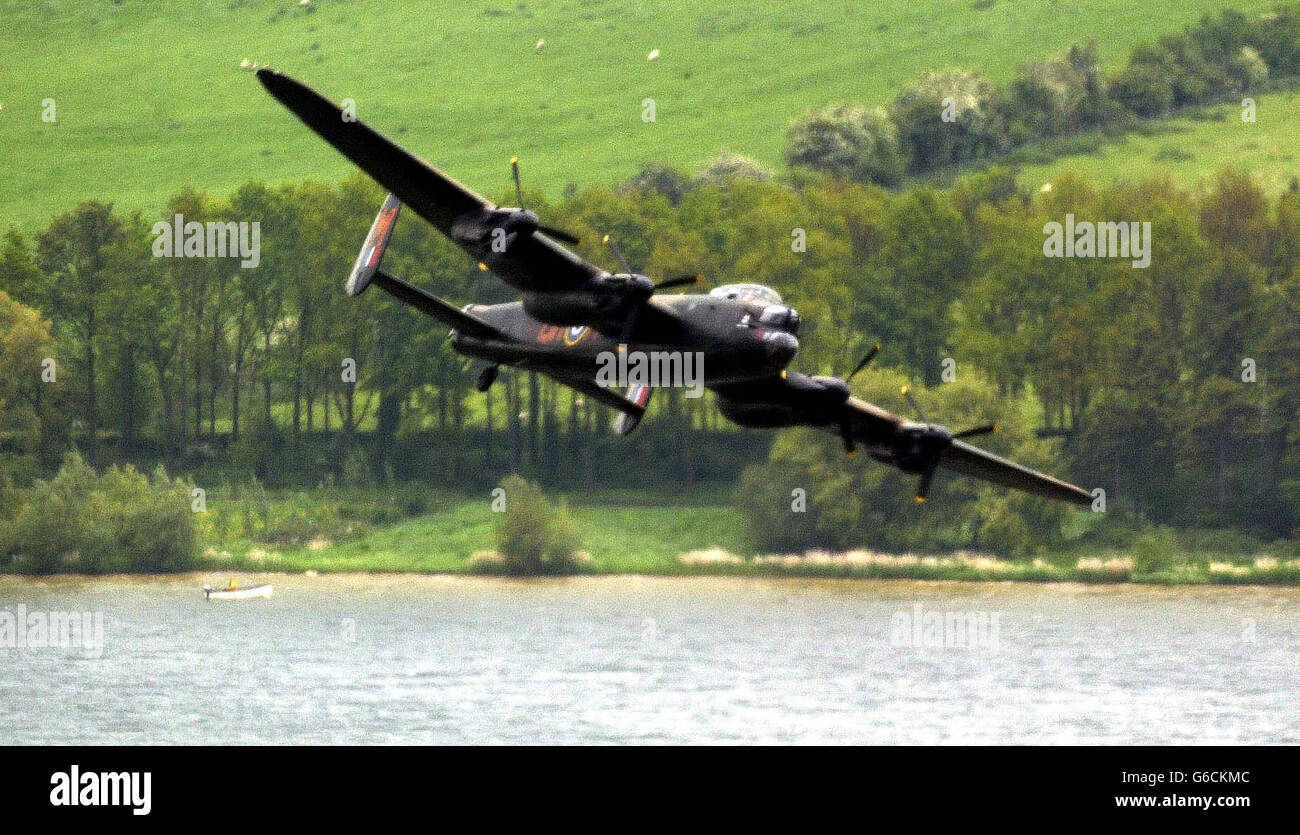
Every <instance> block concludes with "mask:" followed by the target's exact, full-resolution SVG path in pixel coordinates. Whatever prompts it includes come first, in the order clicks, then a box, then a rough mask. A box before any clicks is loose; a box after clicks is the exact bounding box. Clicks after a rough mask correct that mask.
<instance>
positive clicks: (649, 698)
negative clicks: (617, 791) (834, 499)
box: [0, 575, 1300, 744]
mask: <svg viewBox="0 0 1300 835" xmlns="http://www.w3.org/2000/svg"><path fill="white" fill-rule="evenodd" d="M258 579H269V580H270V581H271V582H273V583H274V584H275V597H273V598H272V599H270V600H252V601H242V602H220V603H218V602H212V603H208V602H205V601H204V599H203V595H202V593H201V592H200V587H201V585H202V584H203V583H204V582H205V581H206V582H212V583H213V584H214V585H216V584H222V585H224V583H225V580H226V575H220V576H218V575H212V576H209V577H205V576H198V575H191V576H187V577H172V578H166V579H120V578H107V579H95V580H90V579H53V580H30V579H24V578H14V577H0V627H2V626H3V616H4V613H5V612H6V611H7V612H10V613H14V616H12V617H10V618H9V620H10V622H14V621H16V613H19V612H23V613H25V614H26V615H27V616H28V617H31V616H32V613H36V617H37V619H38V620H39V618H40V617H42V616H48V614H49V613H55V612H87V613H90V614H91V615H94V614H96V613H99V614H102V621H101V623H102V625H103V645H102V647H98V648H97V647H84V646H83V647H68V646H60V647H48V646H47V647H39V646H31V645H30V644H29V645H26V646H20V645H19V644H20V643H24V642H26V638H24V639H22V640H18V639H17V638H16V637H13V636H12V631H11V640H10V645H8V646H0V744H14V743H17V744H57V743H181V744H184V743H399V742H412V743H615V742H633V743H678V742H687V743H704V742H727V743H730V742H738V743H791V742H795V743H823V742H828V743H1201V742H1205V743H1211V742H1219V743H1238V742H1247V743H1283V742H1286V743H1296V742H1300V698H1297V693H1300V675H1298V674H1300V590H1294V589H1271V588H1178V589H1158V588H1157V589H1151V588H1130V587H1119V586H1080V585H1065V584H1060V585H1058V584H1052V585H1031V584H994V583H989V584H968V583H927V582H910V581H884V582H882V581H807V580H777V579H773V580H767V579H732V578H699V577H695V578H645V577H609V578H582V579H570V580H548V581H516V580H502V579H486V578H461V577H405V576H378V577H371V576H320V577H305V576H272V577H269V578H258ZM245 582H247V581H245ZM19 607H23V608H22V609H20V608H19ZM950 615H951V617H950ZM963 618H966V620H963ZM29 623H30V621H29ZM963 623H965V624H967V625H970V630H967V631H965V632H963V631H962V630H963V629H964V628H965V627H963V626H962V625H961V624H963ZM950 624H951V625H950ZM980 624H983V625H982V626H980ZM3 636H4V632H3V629H2V628H0V639H3ZM37 637H39V636H37ZM963 639H964V640H965V644H964V645H961V641H962V640H963ZM954 643H955V644H958V645H947V644H954Z"/></svg>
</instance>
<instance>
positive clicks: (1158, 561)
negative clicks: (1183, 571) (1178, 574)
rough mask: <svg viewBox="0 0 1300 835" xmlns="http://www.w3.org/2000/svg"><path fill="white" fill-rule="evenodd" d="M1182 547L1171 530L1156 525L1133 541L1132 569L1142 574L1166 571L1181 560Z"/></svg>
mask: <svg viewBox="0 0 1300 835" xmlns="http://www.w3.org/2000/svg"><path fill="white" fill-rule="evenodd" d="M1181 554H1182V547H1181V545H1180V544H1179V542H1178V535H1177V534H1176V533H1175V532H1174V529H1173V528H1170V527H1167V526H1164V525H1156V526H1152V527H1150V528H1147V529H1146V530H1144V531H1142V532H1141V533H1139V534H1138V535H1137V538H1136V539H1134V540H1133V567H1134V568H1135V569H1136V570H1137V571H1138V572H1140V573H1142V574H1152V573H1155V572H1157V571H1166V570H1168V569H1170V568H1173V567H1174V566H1175V565H1177V564H1178V563H1179V561H1180V559H1181Z"/></svg>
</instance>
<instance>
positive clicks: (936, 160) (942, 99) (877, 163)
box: [785, 6, 1300, 186]
mask: <svg viewBox="0 0 1300 835" xmlns="http://www.w3.org/2000/svg"><path fill="white" fill-rule="evenodd" d="M1297 76H1300V6H1284V7H1281V8H1279V9H1278V10H1277V11H1275V12H1272V13H1270V14H1266V15H1263V16H1260V17H1257V18H1254V19H1251V18H1248V17H1247V16H1246V15H1244V14H1242V13H1241V12H1237V11H1231V10H1227V11H1223V12H1221V13H1220V14H1219V15H1218V16H1217V17H1215V16H1212V15H1206V16H1205V17H1203V18H1202V19H1201V20H1200V22H1199V23H1197V24H1195V25H1193V26H1189V27H1187V28H1186V29H1185V30H1184V31H1182V32H1180V33H1177V34H1173V35H1167V36H1165V37H1162V38H1160V39H1159V40H1158V41H1156V42H1155V43H1153V44H1141V45H1139V46H1136V47H1134V49H1133V51H1132V53H1131V54H1130V56H1129V59H1128V61H1127V63H1126V64H1125V66H1124V67H1123V68H1121V69H1119V70H1118V71H1116V72H1114V73H1112V74H1110V75H1109V76H1107V75H1105V74H1103V72H1102V71H1101V69H1100V68H1099V67H1098V63H1097V45H1096V43H1088V44H1086V45H1076V46H1073V47H1071V48H1070V50H1069V51H1068V52H1067V53H1066V54H1064V55H1061V56H1058V57H1055V58H1049V59H1046V60H1040V61H1031V62H1029V63H1026V64H1025V65H1023V66H1022V67H1020V69H1019V71H1018V72H1017V74H1016V76H1015V78H1013V79H1012V80H1011V82H1010V83H1008V84H1006V85H998V84H995V83H994V82H993V81H991V80H990V79H989V78H988V77H986V76H984V75H983V74H981V73H979V72H975V71H969V70H963V69H947V70H943V71H940V72H931V73H926V74H925V75H924V76H922V77H921V78H920V79H919V80H917V81H916V82H914V83H912V84H909V85H907V86H905V87H904V88H903V89H902V90H900V91H899V93H898V95H897V96H896V97H895V99H894V100H893V102H892V103H891V104H890V105H889V106H888V107H887V108H879V109H870V108H865V107H861V106H857V105H853V104H835V105H829V106H827V107H824V108H821V109H818V110H813V111H810V112H809V113H807V114H806V115H805V116H804V117H802V118H801V119H799V120H797V121H796V122H795V123H794V124H793V125H791V127H790V129H789V132H788V134H787V137H786V147H785V160H786V162H787V163H788V164H790V165H791V166H792V167H796V168H799V167H805V168H811V169H815V170H820V171H828V172H831V173H834V174H835V175H837V176H842V177H851V178H853V179H857V180H861V181H864V182H873V183H878V184H881V185H887V186H894V185H897V184H899V183H900V182H901V181H902V179H903V177H904V176H905V175H907V174H914V175H915V174H924V173H926V172H930V171H934V170H936V169H939V168H943V167H945V166H950V165H954V164H957V163H962V162H966V161H969V160H977V159H988V158H994V157H997V156H999V155H1001V154H1005V153H1007V152H1009V151H1011V150H1013V149H1015V148H1016V147H1018V146H1021V145H1024V144H1026V143H1029V142H1033V141H1036V140H1040V139H1045V138H1048V137H1052V136H1060V135H1063V134H1068V133H1072V132H1075V131H1079V130H1085V129H1088V128H1100V127H1107V126H1115V125H1123V124H1124V123H1126V122H1127V121H1130V120H1134V119H1137V118H1140V117H1157V116H1164V115H1167V114H1168V113H1170V112H1171V111H1172V110H1174V109H1175V108H1179V107H1185V106H1188V105H1195V104H1203V103H1207V102H1211V101H1216V100H1221V99H1224V98H1226V97H1229V96H1241V95H1243V94H1246V93H1251V92H1256V91H1260V90H1263V89H1265V87H1266V85H1267V84H1268V83H1269V82H1270V80H1272V81H1280V80H1294V79H1295V78H1296V77H1297Z"/></svg>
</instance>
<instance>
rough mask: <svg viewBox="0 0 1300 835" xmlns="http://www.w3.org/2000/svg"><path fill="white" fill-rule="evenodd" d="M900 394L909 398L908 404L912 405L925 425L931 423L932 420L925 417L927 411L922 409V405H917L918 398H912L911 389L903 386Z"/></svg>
mask: <svg viewBox="0 0 1300 835" xmlns="http://www.w3.org/2000/svg"><path fill="white" fill-rule="evenodd" d="M899 393H900V394H902V395H903V396H904V397H906V398H907V402H908V404H910V405H911V407H912V409H913V410H914V411H915V412H916V413H917V414H918V415H919V416H920V417H921V421H922V422H923V423H929V422H930V419H929V418H927V417H926V416H925V410H923V409H922V408H921V404H920V403H917V402H916V398H915V397H913V396H912V390H911V389H910V388H908V387H907V386H903V388H902V390H901V391H900V392H899Z"/></svg>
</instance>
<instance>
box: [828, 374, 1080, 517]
mask: <svg viewBox="0 0 1300 835" xmlns="http://www.w3.org/2000/svg"><path fill="white" fill-rule="evenodd" d="M839 408H840V412H839V415H838V417H837V418H836V419H833V420H829V421H826V422H825V423H823V424H822V428H824V429H827V430H828V431H832V432H836V433H844V432H848V433H849V435H850V436H851V438H852V440H853V441H854V442H856V443H861V444H863V445H865V446H866V447H868V449H869V450H870V451H871V453H872V455H873V457H875V458H878V459H880V460H882V461H886V462H888V463H892V464H894V465H895V466H899V467H901V468H902V469H904V470H906V471H908V472H920V473H922V474H924V473H925V471H926V465H927V464H928V465H929V470H930V472H933V469H934V466H938V467H942V468H944V469H946V470H951V471H953V472H956V473H961V474H962V475H966V476H970V477H972V478H978V479H981V480H983V481H989V482H992V483H994V484H1000V485H1002V486H1003V487H1010V488H1011V489H1013V490H1021V491H1023V492H1025V493H1032V494H1034V495H1036V496H1045V497H1046V498H1049V499H1055V500H1057V501H1063V502H1070V503H1071V504H1076V505H1080V506H1085V507H1086V506H1090V505H1091V504H1092V494H1091V493H1089V492H1088V491H1086V490H1084V489H1083V488H1082V487H1077V486H1075V485H1073V484H1070V483H1068V482H1065V481H1061V480H1060V479H1058V478H1053V477H1052V476H1050V475H1047V474H1045V473H1040V472H1038V471H1037V470H1032V469H1030V468H1029V467H1025V466H1023V465H1021V464H1017V463H1015V462H1014V461H1008V460H1007V459H1005V458H1002V457H1001V456H998V455H994V454H993V453H991V452H987V451H985V450H982V449H980V448H979V447H975V446H971V445H970V444H968V443H966V442H965V441H962V440H958V439H955V438H951V436H946V437H945V436H944V435H942V434H939V433H936V432H934V430H935V429H940V428H939V427H929V426H927V425H925V424H913V423H910V422H908V421H905V420H903V419H902V418H900V417H898V416H897V415H895V414H892V413H891V412H888V411H886V410H885V409H882V408H880V407H879V406H875V405H873V404H871V403H866V402H864V401H862V400H859V399H858V398H856V397H850V398H849V399H848V400H847V401H845V402H844V403H843V404H842V405H841V406H840V407H839ZM943 431H944V432H946V430H943ZM927 432H928V433H930V434H928V435H927V434H925V433H927ZM917 449H922V450H924V452H922V453H921V454H920V455H919V456H917V455H916V450H917ZM934 456H937V458H935V457H934ZM922 482H923V483H922V488H921V492H920V494H919V495H920V496H921V497H924V492H925V488H926V487H927V486H928V477H926V476H924V475H923V479H922Z"/></svg>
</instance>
